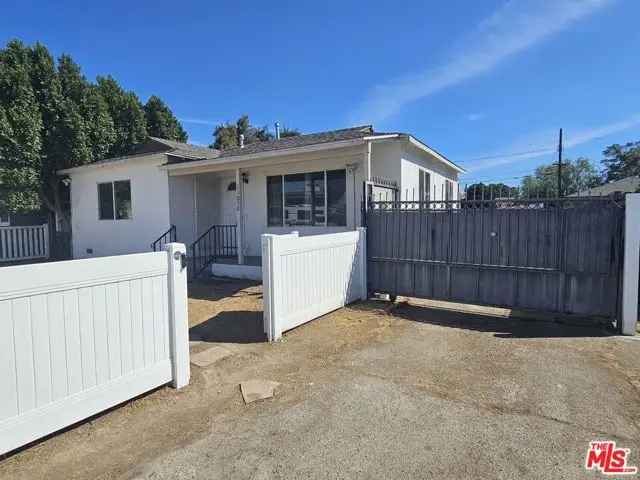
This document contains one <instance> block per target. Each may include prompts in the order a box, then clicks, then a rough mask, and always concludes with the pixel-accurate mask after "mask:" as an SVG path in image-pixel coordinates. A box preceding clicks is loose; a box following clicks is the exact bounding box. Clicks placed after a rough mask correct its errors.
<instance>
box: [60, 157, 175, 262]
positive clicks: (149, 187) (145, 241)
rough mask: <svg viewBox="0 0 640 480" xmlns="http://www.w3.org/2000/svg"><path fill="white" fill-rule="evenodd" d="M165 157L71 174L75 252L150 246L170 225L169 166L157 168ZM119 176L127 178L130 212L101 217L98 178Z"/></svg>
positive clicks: (82, 255)
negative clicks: (123, 216) (126, 216)
mask: <svg viewBox="0 0 640 480" xmlns="http://www.w3.org/2000/svg"><path fill="white" fill-rule="evenodd" d="M165 161H166V158H165V156H164V155H161V154H160V155H149V156H147V157H140V158H135V159H132V160H129V161H127V162H126V163H114V164H113V165H109V164H105V165H104V166H101V167H89V168H84V169H80V170H78V171H76V172H74V173H71V174H70V175H69V176H70V177H71V223H72V229H73V230H72V242H73V256H74V258H86V257H102V256H107V255H123V254H128V253H138V252H148V251H149V250H150V244H151V242H152V241H153V240H155V239H156V238H157V237H158V236H159V235H160V234H161V233H162V232H164V231H165V230H167V229H168V228H169V225H170V222H169V184H168V177H167V172H166V171H163V170H160V169H159V168H158V165H160V164H162V163H164V162H165ZM117 180H130V181H131V206H132V218H131V219H127V220H99V217H98V183H103V182H113V181H117ZM88 249H92V250H93V253H89V252H88V251H87V250H88Z"/></svg>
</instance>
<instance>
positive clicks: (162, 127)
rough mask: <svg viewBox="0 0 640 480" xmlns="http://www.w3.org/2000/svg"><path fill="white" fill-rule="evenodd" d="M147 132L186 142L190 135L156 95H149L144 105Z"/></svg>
mask: <svg viewBox="0 0 640 480" xmlns="http://www.w3.org/2000/svg"><path fill="white" fill-rule="evenodd" d="M144 114H145V117H146V119H147V133H148V134H149V135H150V136H152V137H159V138H164V139H167V140H176V141H178V142H183V143H185V142H186V141H187V140H188V138H189V136H188V135H187V132H185V131H184V129H183V128H182V125H180V122H179V121H178V119H177V118H176V117H175V116H174V115H173V112H172V111H171V110H170V109H169V107H167V105H166V104H165V103H164V102H163V101H162V100H161V99H160V98H159V97H156V96H155V95H152V96H151V97H149V100H147V103H146V104H145V106H144Z"/></svg>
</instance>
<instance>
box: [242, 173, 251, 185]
mask: <svg viewBox="0 0 640 480" xmlns="http://www.w3.org/2000/svg"><path fill="white" fill-rule="evenodd" d="M242 183H249V174H248V173H247V172H242Z"/></svg>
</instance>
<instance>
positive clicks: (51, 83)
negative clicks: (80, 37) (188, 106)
mask: <svg viewBox="0 0 640 480" xmlns="http://www.w3.org/2000/svg"><path fill="white" fill-rule="evenodd" d="M150 100H151V99H150ZM154 102H155V103H156V104H157V105H160V106H164V104H163V103H162V102H161V101H160V99H158V98H157V97H155V100H154V101H152V102H150V103H151V104H153V103H154ZM164 109H165V110H166V112H169V114H170V110H169V109H168V107H166V106H164ZM160 110H162V109H160ZM154 118H155V117H154ZM172 118H173V120H175V118H174V117H173V115H172V114H171V116H170V118H169V120H168V123H167V125H169V126H170V127H171V128H173V129H174V131H175V132H176V133H175V135H176V138H178V139H180V137H181V136H183V135H184V139H185V140H186V133H185V132H184V130H183V129H182V126H181V125H180V124H179V122H178V121H177V120H175V123H173V122H172V120H171V119H172ZM146 138H147V119H146V116H145V110H144V109H143V106H142V104H141V103H140V101H139V100H138V97H137V96H136V95H135V94H134V93H132V92H127V91H125V90H123V89H122V88H121V87H120V85H118V83H117V82H116V80H115V79H113V78H112V77H104V78H98V80H97V84H94V83H91V82H89V81H87V79H86V78H85V77H84V76H83V75H82V71H81V69H80V67H79V66H78V65H77V64H76V63H75V62H74V61H73V60H72V59H71V57H69V56H68V55H63V56H61V57H60V58H59V59H58V62H57V63H56V62H55V61H54V59H53V58H52V56H51V54H50V53H49V51H48V50H47V48H46V47H45V46H44V45H42V44H39V43H36V44H35V45H33V46H31V47H29V46H25V45H24V44H23V43H22V42H20V41H17V40H14V41H11V42H9V43H8V44H7V45H6V47H5V48H3V49H0V211H1V212H7V211H8V212H9V213H16V212H26V211H33V210H39V209H41V208H42V207H45V208H47V209H48V210H50V211H51V212H55V213H56V214H58V216H59V218H62V219H63V220H65V219H66V220H67V225H69V223H68V220H69V218H68V212H67V211H66V202H65V200H64V197H65V196H66V195H65V189H64V188H63V187H62V183H61V178H60V177H59V176H58V175H57V172H58V171H59V170H60V169H64V168H69V167H76V166H79V165H84V164H86V163H89V162H93V161H96V160H101V159H103V158H105V157H108V156H118V155H126V154H127V153H129V152H130V151H131V149H132V147H133V146H134V145H136V144H138V143H141V142H143V141H144V140H145V139H146ZM66 193H68V192H66Z"/></svg>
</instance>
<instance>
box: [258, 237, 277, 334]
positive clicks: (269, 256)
mask: <svg viewBox="0 0 640 480" xmlns="http://www.w3.org/2000/svg"><path fill="white" fill-rule="evenodd" d="M261 243H262V303H263V312H264V313H263V318H264V330H265V332H264V333H266V334H267V338H268V339H269V341H270V342H273V341H275V340H278V339H279V338H280V337H281V336H282V329H278V325H277V318H278V317H277V305H276V303H277V302H276V298H275V297H276V292H277V289H276V288H275V285H274V283H275V265H274V262H275V260H276V251H275V250H276V247H275V243H276V235H270V234H263V235H262V236H261Z"/></svg>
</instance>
